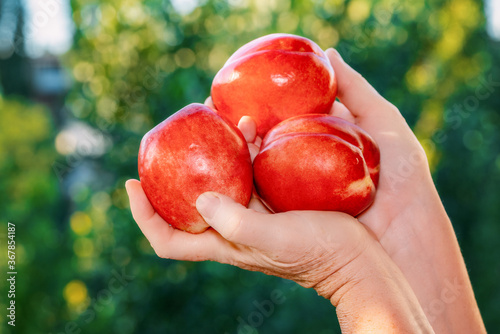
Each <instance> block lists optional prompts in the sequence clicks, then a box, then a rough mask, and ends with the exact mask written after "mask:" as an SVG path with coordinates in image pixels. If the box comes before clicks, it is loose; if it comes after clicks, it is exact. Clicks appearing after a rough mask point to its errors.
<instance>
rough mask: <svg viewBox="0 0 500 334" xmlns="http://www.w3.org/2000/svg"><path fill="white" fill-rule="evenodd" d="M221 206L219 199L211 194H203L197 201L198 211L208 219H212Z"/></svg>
mask: <svg viewBox="0 0 500 334" xmlns="http://www.w3.org/2000/svg"><path fill="white" fill-rule="evenodd" d="M219 205H220V199H219V197H217V196H215V195H214V194H213V193H211V192H207V193H203V194H201V195H200V196H199V197H198V199H197V200H196V209H197V210H198V212H199V213H200V214H201V215H202V216H203V217H205V218H207V219H212V218H213V217H214V215H215V212H216V211H217V208H218V207H219Z"/></svg>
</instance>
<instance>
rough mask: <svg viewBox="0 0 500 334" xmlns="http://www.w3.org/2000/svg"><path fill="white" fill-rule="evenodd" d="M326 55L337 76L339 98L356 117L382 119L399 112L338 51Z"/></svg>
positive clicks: (331, 50) (328, 51)
mask: <svg viewBox="0 0 500 334" xmlns="http://www.w3.org/2000/svg"><path fill="white" fill-rule="evenodd" d="M326 54H327V56H328V58H329V59H330V62H331V63H332V66H333V69H334V70H335V74H336V75H337V80H338V94H337V95H338V98H339V99H340V101H341V102H342V103H343V104H344V105H345V106H346V107H347V109H348V110H349V111H350V112H351V113H352V114H353V115H354V116H355V117H360V118H380V117H381V116H382V117H383V116H387V115H391V114H394V112H395V111H397V109H396V108H395V107H394V106H393V105H392V104H390V103H389V102H388V101H387V100H385V99H384V98H383V97H382V96H380V94H379V93H378V92H377V91H376V90H375V89H374V88H373V87H372V86H371V85H370V84H369V83H368V81H366V80H365V78H363V77H362V76H361V74H359V73H358V72H356V71H355V70H354V69H352V68H351V67H350V66H349V65H348V64H347V63H346V62H345V61H344V60H343V59H342V57H341V56H340V54H339V53H338V52H337V51H336V50H334V49H328V50H327V51H326ZM397 113H399V112H397Z"/></svg>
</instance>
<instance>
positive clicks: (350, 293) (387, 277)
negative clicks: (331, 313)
mask: <svg viewBox="0 0 500 334" xmlns="http://www.w3.org/2000/svg"><path fill="white" fill-rule="evenodd" d="M362 256H363V258H362V259H357V261H356V263H357V264H355V265H352V266H349V267H347V268H345V269H343V270H344V272H343V273H341V276H342V277H343V278H344V279H347V281H346V283H345V284H343V285H342V286H341V287H340V288H338V289H336V290H335V293H334V294H333V295H332V297H331V299H330V301H331V302H332V304H333V305H334V306H335V307H336V308H337V316H338V319H339V323H340V326H341V329H342V333H384V334H386V333H433V330H432V328H431V326H430V324H429V322H428V320H427V318H426V316H425V314H424V312H423V310H422V308H421V306H420V304H419V303H418V300H417V298H416V296H415V294H414V292H413V291H412V289H411V287H410V285H409V284H408V282H407V281H406V279H405V278H404V276H403V274H402V273H401V271H400V270H399V268H398V267H397V266H396V265H395V264H394V262H393V261H392V260H391V259H390V258H389V256H388V255H387V253H385V251H384V250H383V249H382V247H381V246H380V245H379V244H376V245H373V246H372V249H370V250H369V251H367V252H365V253H364V254H363V255H362Z"/></svg>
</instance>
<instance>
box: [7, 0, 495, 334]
mask: <svg viewBox="0 0 500 334" xmlns="http://www.w3.org/2000/svg"><path fill="white" fill-rule="evenodd" d="M273 32H286V33H295V34H300V35H303V36H306V37H309V38H311V39H313V40H314V41H316V42H317V43H318V44H319V45H320V46H321V47H323V48H328V47H336V48H337V49H338V50H339V52H340V53H341V54H342V55H343V57H344V59H345V60H346V61H347V62H349V63H350V64H351V65H352V66H353V67H354V68H355V69H357V70H358V71H359V72H361V73H362V74H363V75H364V76H365V77H366V78H367V79H368V80H369V81H370V82H371V83H372V84H373V85H374V86H375V87H376V88H377V90H379V91H380V92H381V93H382V94H383V95H384V96H385V97H386V98H387V99H389V100H390V101H392V102H393V103H394V104H395V105H396V106H398V107H399V108H400V110H401V112H402V113H403V115H404V117H405V118H406V120H407V121H408V123H409V124H410V126H411V127H412V128H413V130H414V131H415V133H416V134H417V136H418V138H419V140H421V141H422V143H423V144H424V147H425V149H426V151H427V153H428V156H429V161H430V165H431V169H432V172H433V177H434V179H435V182H436V185H437V188H438V190H439V193H440V195H441V197H442V200H443V202H444V205H445V207H446V209H447V211H448V213H449V215H450V217H451V219H452V221H453V225H454V227H455V230H456V232H457V235H458V239H459V242H460V245H461V248H462V251H463V254H464V256H465V260H466V263H467V267H468V270H469V273H470V277H471V280H472V284H473V286H474V290H475V293H476V297H477V300H478V303H479V307H480V309H481V312H482V315H483V317H484V321H485V323H486V326H487V328H488V329H489V331H490V332H491V333H493V332H495V331H497V330H498V328H500V316H499V310H500V288H499V284H498V282H499V278H500V263H499V258H500V257H499V255H500V252H499V251H498V240H499V237H500V190H499V185H500V93H499V92H500V63H499V60H500V5H499V2H498V1H497V0H490V1H486V2H483V1H475V0H454V1H450V0H448V1H445V0H412V1H404V0H374V1H369V0H325V1H319V0H314V1H305V0H304V1H303V0H171V1H169V0H145V1H142V0H99V1H96V0H90V1H88V0H85V1H84V0H71V2H69V1H68V0H23V1H19V0H0V113H1V119H0V218H1V219H0V221H1V222H2V227H1V230H0V240H1V248H2V249H1V250H0V262H1V266H2V267H1V268H2V269H1V273H2V274H1V276H2V279H1V280H0V282H1V283H0V284H1V297H0V310H3V311H2V314H1V315H2V316H1V317H0V323H1V326H2V327H1V328H3V331H2V332H3V333H9V332H12V333H120V334H126V333H321V334H326V333H339V332H340V330H339V327H338V324H337V321H336V316H335V311H334V309H333V308H332V307H331V306H330V304H329V303H328V301H326V300H323V299H322V298H320V297H318V296H317V295H316V294H315V293H314V291H312V290H306V289H303V288H299V287H297V286H296V285H295V284H293V283H290V282H287V281H285V280H282V279H278V278H274V277H268V276H265V275H263V274H260V273H253V272H246V271H243V270H240V269H238V268H234V267H231V266H227V265H221V264H217V263H189V262H178V261H171V260H163V259H159V258H157V257H156V255H155V254H154V252H153V251H152V249H151V247H150V245H149V243H148V242H147V240H146V239H145V238H144V237H143V236H142V234H141V233H140V231H139V229H138V228H137V226H136V224H135V223H134V222H133V220H132V217H131V214H130V210H129V206H128V198H127V196H126V192H125V189H124V182H125V181H126V180H127V179H128V178H137V151H138V148H139V143H140V140H141V138H142V136H143V135H144V134H145V133H146V132H147V131H148V130H149V129H150V128H152V127H153V126H154V125H156V124H157V123H159V122H160V121H162V120H163V119H165V118H166V117H168V116H169V115H171V114H172V113H174V112H175V111H177V110H178V109H180V108H181V107H183V106H184V105H187V104H189V103H191V102H203V101H204V99H205V98H206V97H207V96H208V95H209V92H210V85H211V80H212V78H213V76H214V75H215V73H216V72H217V70H218V69H219V68H220V67H221V66H222V65H223V64H224V62H225V60H226V59H227V58H228V57H229V55H230V54H231V53H232V52H234V51H235V50H236V49H237V48H238V47H239V46H241V45H242V44H244V43H246V42H248V41H250V40H252V39H254V38H257V37H259V36H262V35H264V34H268V33H273ZM7 222H12V223H15V224H16V242H17V244H16V245H17V248H16V261H17V266H16V269H17V272H18V275H17V281H16V298H15V300H16V306H17V307H16V320H17V321H16V327H15V329H14V328H12V327H11V326H7V323H6V322H7V320H8V318H6V316H5V315H6V314H7V313H6V311H5V310H6V307H7V303H8V299H7V298H6V295H7V292H6V291H7V285H6V279H5V278H4V276H5V275H6V274H5V273H6V272H7V267H6V264H7V257H6V256H7V252H6V248H7V246H6V241H7ZM4 313H5V314H4Z"/></svg>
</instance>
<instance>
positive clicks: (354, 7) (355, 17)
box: [347, 0, 371, 23]
mask: <svg viewBox="0 0 500 334" xmlns="http://www.w3.org/2000/svg"><path fill="white" fill-rule="evenodd" d="M370 10H371V2H369V1H366V0H353V1H351V2H349V5H348V6H347V16H348V17H349V20H351V21H352V22H354V23H361V22H363V21H365V20H366V19H367V18H368V17H369V16H370Z"/></svg>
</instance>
